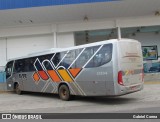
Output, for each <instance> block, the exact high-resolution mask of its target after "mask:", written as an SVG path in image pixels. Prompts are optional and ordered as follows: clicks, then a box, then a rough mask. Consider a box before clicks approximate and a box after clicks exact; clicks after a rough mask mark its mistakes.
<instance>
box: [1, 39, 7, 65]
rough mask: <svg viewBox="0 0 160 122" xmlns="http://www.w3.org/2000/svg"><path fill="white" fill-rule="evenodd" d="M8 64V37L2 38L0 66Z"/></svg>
mask: <svg viewBox="0 0 160 122" xmlns="http://www.w3.org/2000/svg"><path fill="white" fill-rule="evenodd" d="M5 64H6V39H5V38H0V67H1V66H4V65H5Z"/></svg>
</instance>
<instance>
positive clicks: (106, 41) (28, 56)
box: [8, 38, 136, 61]
mask: <svg viewBox="0 0 160 122" xmlns="http://www.w3.org/2000/svg"><path fill="white" fill-rule="evenodd" d="M117 41H136V40H134V39H123V38H122V39H121V40H118V39H110V40H104V41H100V42H94V43H90V44H83V45H79V46H73V47H68V48H51V49H47V50H43V51H41V52H35V53H30V54H28V55H26V56H21V57H17V58H13V59H9V60H8V61H11V60H18V59H25V58H30V57H35V56H41V55H46V54H52V53H56V52H62V51H67V50H74V49H79V48H85V47H90V46H96V45H101V44H107V43H114V42H117Z"/></svg>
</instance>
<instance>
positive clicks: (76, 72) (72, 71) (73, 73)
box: [69, 68, 81, 78]
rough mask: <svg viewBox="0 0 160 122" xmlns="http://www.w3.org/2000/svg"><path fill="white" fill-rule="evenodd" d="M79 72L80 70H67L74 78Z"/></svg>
mask: <svg viewBox="0 0 160 122" xmlns="http://www.w3.org/2000/svg"><path fill="white" fill-rule="evenodd" d="M80 71H81V68H75V69H69V72H70V73H71V74H72V76H73V77H74V78H75V77H76V76H77V75H78V73H79V72H80Z"/></svg>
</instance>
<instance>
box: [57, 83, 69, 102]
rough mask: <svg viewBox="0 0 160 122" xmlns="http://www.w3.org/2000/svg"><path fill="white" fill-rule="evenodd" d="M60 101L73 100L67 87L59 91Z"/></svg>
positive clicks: (64, 86) (61, 87)
mask: <svg viewBox="0 0 160 122" xmlns="http://www.w3.org/2000/svg"><path fill="white" fill-rule="evenodd" d="M58 94H59V97H60V99H62V100H64V101H68V100H70V98H71V95H70V91H69V88H68V86H67V85H61V86H60V87H59V90H58Z"/></svg>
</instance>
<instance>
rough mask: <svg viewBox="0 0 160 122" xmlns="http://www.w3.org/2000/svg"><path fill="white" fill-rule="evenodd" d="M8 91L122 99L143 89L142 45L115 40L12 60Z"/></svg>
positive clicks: (63, 96)
mask: <svg viewBox="0 0 160 122" xmlns="http://www.w3.org/2000/svg"><path fill="white" fill-rule="evenodd" d="M6 74H7V76H6V77H7V88H8V90H14V91H15V92H16V93H17V94H21V93H22V92H23V91H30V92H45V93H54V94H59V96H60V98H61V99H62V100H69V99H70V98H71V96H75V95H79V96H119V95H125V94H128V93H132V92H136V91H139V90H142V89H143V83H144V82H143V58H142V50H141V44H140V42H138V41H136V40H132V39H121V40H118V39H112V40H106V41H101V42H96V43H91V44H85V45H80V46H75V47H70V48H64V49H50V50H48V51H44V52H41V53H35V54H32V55H28V56H25V57H21V58H17V59H13V60H10V61H9V62H8V63H7V65H6Z"/></svg>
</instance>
